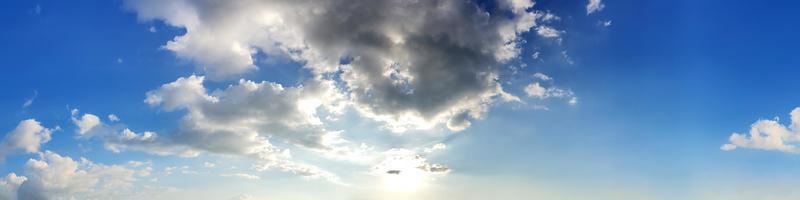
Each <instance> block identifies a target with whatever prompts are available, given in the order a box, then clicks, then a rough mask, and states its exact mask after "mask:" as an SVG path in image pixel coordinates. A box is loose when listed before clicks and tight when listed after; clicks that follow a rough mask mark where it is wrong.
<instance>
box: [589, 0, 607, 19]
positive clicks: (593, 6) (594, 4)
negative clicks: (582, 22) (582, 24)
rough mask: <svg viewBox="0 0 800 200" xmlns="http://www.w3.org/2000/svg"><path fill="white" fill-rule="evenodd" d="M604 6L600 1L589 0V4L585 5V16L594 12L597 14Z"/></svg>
mask: <svg viewBox="0 0 800 200" xmlns="http://www.w3.org/2000/svg"><path fill="white" fill-rule="evenodd" d="M605 7H606V5H605V4H603V2H602V0H589V3H588V4H586V14H587V15H588V14H592V13H595V12H599V11H601V10H603V8H605Z"/></svg>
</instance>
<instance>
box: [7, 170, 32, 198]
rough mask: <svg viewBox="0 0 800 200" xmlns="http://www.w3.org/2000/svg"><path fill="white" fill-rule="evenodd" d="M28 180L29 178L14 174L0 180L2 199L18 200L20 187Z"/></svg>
mask: <svg viewBox="0 0 800 200" xmlns="http://www.w3.org/2000/svg"><path fill="white" fill-rule="evenodd" d="M26 180H28V177H24V176H17V174H15V173H13V172H12V173H9V174H8V175H6V177H2V178H0V199H6V200H14V199H18V198H17V190H19V186H20V185H22V183H23V182H25V181H26Z"/></svg>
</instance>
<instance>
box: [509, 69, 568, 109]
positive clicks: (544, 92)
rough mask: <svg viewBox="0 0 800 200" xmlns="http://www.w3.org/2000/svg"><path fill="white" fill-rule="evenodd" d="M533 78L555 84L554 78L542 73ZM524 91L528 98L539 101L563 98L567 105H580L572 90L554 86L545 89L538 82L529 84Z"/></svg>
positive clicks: (534, 75)
mask: <svg viewBox="0 0 800 200" xmlns="http://www.w3.org/2000/svg"><path fill="white" fill-rule="evenodd" d="M533 77H534V78H535V79H537V80H541V81H544V82H548V83H552V82H553V78H551V77H549V76H547V75H545V74H542V73H535V74H533ZM523 90H524V91H525V94H527V95H528V97H535V98H538V99H547V98H562V99H566V100H567V103H569V104H570V105H575V104H577V103H578V98H577V97H575V94H574V93H573V92H572V91H571V90H564V89H561V88H557V87H554V86H551V87H545V86H543V85H542V83H540V82H538V81H536V82H533V83H530V84H528V85H527V86H525V88H524V89H523Z"/></svg>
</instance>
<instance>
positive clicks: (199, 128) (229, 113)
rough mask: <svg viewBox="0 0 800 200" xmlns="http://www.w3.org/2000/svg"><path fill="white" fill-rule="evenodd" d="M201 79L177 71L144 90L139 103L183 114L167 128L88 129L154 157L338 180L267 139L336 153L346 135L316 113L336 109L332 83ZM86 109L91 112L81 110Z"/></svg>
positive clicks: (115, 145)
mask: <svg viewBox="0 0 800 200" xmlns="http://www.w3.org/2000/svg"><path fill="white" fill-rule="evenodd" d="M204 80H205V77H202V76H189V77H182V78H179V79H177V80H175V81H174V82H171V83H167V84H164V85H162V86H161V87H160V88H158V89H156V90H153V91H149V92H147V95H146V98H145V100H144V101H145V103H147V104H150V105H151V106H154V107H158V108H160V109H162V110H164V111H185V112H186V115H185V116H184V117H183V118H182V120H181V122H180V128H179V129H178V130H176V131H175V133H174V134H170V135H167V136H162V135H159V134H157V133H154V132H149V131H145V132H142V133H136V132H133V131H131V130H129V129H121V128H115V127H113V126H109V125H105V124H103V123H102V122H100V123H99V125H97V126H98V127H100V128H97V127H95V128H94V129H96V130H104V131H103V132H102V133H93V132H92V131H90V132H89V133H88V134H90V135H95V137H99V138H101V139H102V140H103V141H104V142H105V147H106V149H109V150H111V151H114V152H119V151H121V150H125V149H131V150H139V151H145V152H149V153H154V154H158V155H180V156H196V155H198V154H199V153H200V152H210V153H217V154H229V155H239V156H245V157H249V158H253V159H256V160H257V161H259V162H260V163H261V165H263V166H267V167H261V168H260V169H272V168H274V169H278V170H282V171H287V172H291V173H295V174H298V175H301V176H304V177H307V178H322V179H326V180H331V181H334V182H339V181H338V177H336V176H335V175H333V174H332V173H329V172H326V171H324V170H321V169H318V168H316V167H314V166H310V165H306V164H302V163H296V162H294V161H291V160H290V159H291V154H290V153H289V150H288V149H281V148H278V147H276V146H274V145H273V144H272V143H271V142H272V141H278V142H282V143H285V144H289V145H291V146H297V147H302V148H305V149H310V150H312V151H318V152H326V153H330V152H339V151H342V149H343V148H344V147H341V146H340V144H345V143H347V141H345V140H343V139H342V138H340V134H339V132H338V131H329V130H327V129H325V127H324V126H323V124H322V121H321V119H320V118H319V117H317V115H318V114H317V112H320V111H324V112H326V113H337V112H341V111H340V110H341V107H342V105H340V104H339V100H340V99H342V98H343V97H342V96H341V94H340V93H339V92H337V91H336V88H335V87H334V85H333V82H332V81H327V80H317V79H313V80H308V81H306V82H305V84H303V85H302V86H298V87H290V88H284V87H283V86H282V85H280V84H277V83H270V82H260V83H256V82H252V81H245V80H241V81H240V82H239V83H238V84H235V85H230V86H228V87H227V88H225V89H224V90H216V91H215V92H213V93H209V92H207V91H208V90H207V89H206V88H205V87H204V86H203V82H204ZM87 115H91V114H84V116H87ZM75 122H76V124H78V123H80V122H81V120H75ZM78 125H79V124H78ZM79 134H80V132H79ZM84 134H87V133H84Z"/></svg>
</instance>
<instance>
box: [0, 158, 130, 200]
mask: <svg viewBox="0 0 800 200" xmlns="http://www.w3.org/2000/svg"><path fill="white" fill-rule="evenodd" d="M24 170H25V176H17V175H16V174H14V173H10V174H8V175H7V176H6V177H5V178H4V179H3V180H0V184H5V185H11V186H13V187H8V188H6V190H5V191H3V192H7V193H3V195H7V196H5V197H9V198H8V199H15V198H16V199H108V198H113V196H115V195H118V194H121V192H122V191H125V190H127V189H130V188H132V183H133V182H134V181H135V180H136V178H137V175H136V174H137V170H134V169H129V168H126V167H125V166H120V165H102V164H95V163H93V162H92V161H90V160H87V159H85V158H81V159H80V160H77V161H76V160H73V159H72V158H70V157H66V156H61V155H58V154H56V153H53V152H50V151H46V152H44V153H41V154H40V157H39V159H30V160H28V162H27V163H26V164H25V168H24Z"/></svg>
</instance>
